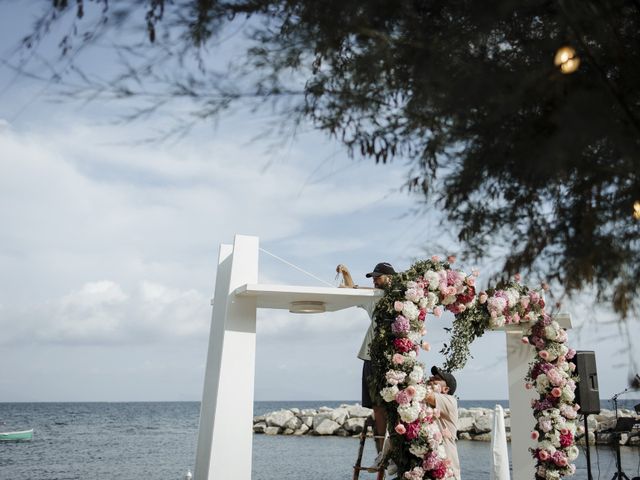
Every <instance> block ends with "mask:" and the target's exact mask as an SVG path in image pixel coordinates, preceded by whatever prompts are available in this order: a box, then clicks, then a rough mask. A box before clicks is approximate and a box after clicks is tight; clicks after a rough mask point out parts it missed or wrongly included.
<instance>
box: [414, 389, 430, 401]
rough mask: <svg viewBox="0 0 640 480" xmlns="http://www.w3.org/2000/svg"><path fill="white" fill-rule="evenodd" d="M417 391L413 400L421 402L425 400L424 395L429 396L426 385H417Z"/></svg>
mask: <svg viewBox="0 0 640 480" xmlns="http://www.w3.org/2000/svg"><path fill="white" fill-rule="evenodd" d="M414 388H415V389H416V393H415V394H414V395H413V400H414V401H416V402H421V401H422V400H424V397H426V396H427V388H426V387H425V386H424V385H415V386H414Z"/></svg>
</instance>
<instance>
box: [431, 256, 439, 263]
mask: <svg viewBox="0 0 640 480" xmlns="http://www.w3.org/2000/svg"><path fill="white" fill-rule="evenodd" d="M431 261H432V262H439V261H440V257H439V256H438V255H433V256H432V257H431Z"/></svg>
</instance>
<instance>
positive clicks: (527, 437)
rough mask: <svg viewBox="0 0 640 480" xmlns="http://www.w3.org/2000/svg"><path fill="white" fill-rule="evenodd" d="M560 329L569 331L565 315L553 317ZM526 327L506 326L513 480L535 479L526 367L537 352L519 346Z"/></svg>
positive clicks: (530, 395)
mask: <svg viewBox="0 0 640 480" xmlns="http://www.w3.org/2000/svg"><path fill="white" fill-rule="evenodd" d="M553 318H554V320H555V321H557V322H558V323H559V324H560V326H561V327H562V328H565V329H570V328H571V316H570V315H569V314H566V313H560V314H558V315H555V316H554V317H553ZM525 328H527V327H526V326H525V325H522V324H520V325H505V326H504V327H502V328H500V329H498V330H504V332H505V335H506V338H507V368H508V371H509V409H510V410H511V464H512V466H513V475H512V476H511V478H513V479H514V480H529V479H532V478H534V473H535V461H534V460H533V457H532V456H531V452H529V448H531V447H535V445H536V441H535V440H533V439H532V438H531V431H532V430H533V427H534V422H535V418H534V417H533V410H532V409H531V400H533V399H537V398H538V393H537V392H536V390H535V389H531V390H527V389H526V388H525V386H524V385H525V380H524V379H525V377H526V376H527V373H528V372H529V364H530V363H531V362H532V361H533V360H534V359H535V356H536V349H535V347H533V345H528V344H525V343H522V335H523V331H524V330H525Z"/></svg>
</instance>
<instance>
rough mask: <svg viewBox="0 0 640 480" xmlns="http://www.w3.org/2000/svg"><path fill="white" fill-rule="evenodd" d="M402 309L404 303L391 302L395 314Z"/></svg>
mask: <svg viewBox="0 0 640 480" xmlns="http://www.w3.org/2000/svg"><path fill="white" fill-rule="evenodd" d="M403 308H404V303H402V302H400V301H399V300H396V301H395V302H393V309H394V310H395V311H396V312H401V311H402V309H403Z"/></svg>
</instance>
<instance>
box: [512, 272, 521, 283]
mask: <svg viewBox="0 0 640 480" xmlns="http://www.w3.org/2000/svg"><path fill="white" fill-rule="evenodd" d="M521 278H522V277H520V274H519V273H516V274H515V275H514V276H513V279H514V280H515V281H516V282H518V283H520V280H521Z"/></svg>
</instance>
